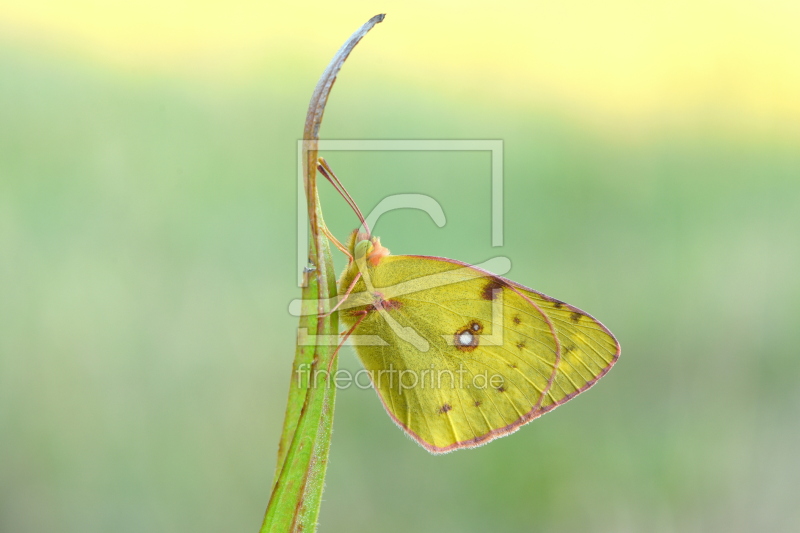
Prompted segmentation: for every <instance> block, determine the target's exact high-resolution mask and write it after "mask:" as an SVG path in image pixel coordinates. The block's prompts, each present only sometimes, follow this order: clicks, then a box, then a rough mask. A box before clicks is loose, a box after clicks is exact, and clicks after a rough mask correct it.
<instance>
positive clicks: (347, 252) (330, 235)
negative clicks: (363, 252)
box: [320, 222, 353, 261]
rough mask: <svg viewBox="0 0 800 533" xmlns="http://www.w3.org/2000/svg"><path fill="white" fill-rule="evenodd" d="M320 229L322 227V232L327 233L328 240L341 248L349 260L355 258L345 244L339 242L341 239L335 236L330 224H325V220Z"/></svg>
mask: <svg viewBox="0 0 800 533" xmlns="http://www.w3.org/2000/svg"><path fill="white" fill-rule="evenodd" d="M320 229H322V233H324V234H325V236H326V237H327V238H328V240H329V241H331V242H332V243H333V245H334V246H336V247H337V248H338V249H339V251H341V252H342V253H343V254H344V255H346V256H347V258H348V260H350V261H352V260H353V256H352V255H350V251H349V250H348V249H347V248H346V247H345V245H344V244H342V243H341V242H339V239H337V238H336V237H334V236H333V233H331V231H330V230H329V229H328V226H326V225H325V222H323V223H322V225H321V227H320Z"/></svg>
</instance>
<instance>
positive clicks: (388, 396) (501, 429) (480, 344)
mask: <svg viewBox="0 0 800 533" xmlns="http://www.w3.org/2000/svg"><path fill="white" fill-rule="evenodd" d="M377 263H378V264H377V265H375V266H373V265H372V264H367V263H364V266H363V268H362V270H361V272H362V276H361V278H360V279H358V281H357V283H356V284H355V285H354V286H353V288H352V292H351V297H350V298H348V300H347V302H346V303H347V304H348V305H345V306H343V308H342V311H341V315H340V316H341V317H342V320H343V321H344V322H345V323H346V324H348V325H349V326H351V327H353V326H354V327H353V330H352V335H353V336H354V341H355V342H354V344H355V347H356V352H357V353H358V355H359V357H360V359H361V361H362V362H363V364H364V367H365V368H366V369H367V371H368V372H369V374H370V376H371V378H372V382H373V386H374V387H375V390H376V391H377V392H378V395H379V396H380V398H381V401H382V402H383V405H384V407H386V410H387V411H388V412H389V414H390V415H391V417H392V419H393V420H394V421H395V422H396V423H397V424H398V425H399V426H400V427H401V428H403V429H404V430H405V431H406V432H407V433H408V434H409V435H411V436H412V437H413V438H414V439H416V440H417V441H418V442H419V443H420V444H421V445H422V446H424V447H425V448H426V449H428V450H429V451H431V452H433V453H442V452H448V451H451V450H454V449H458V448H467V447H472V446H478V445H481V444H484V443H486V442H489V441H490V440H492V439H495V438H497V437H501V436H504V435H507V434H509V433H512V432H513V431H515V430H516V429H518V428H519V427H520V426H521V425H523V424H525V423H526V422H529V421H531V420H533V419H535V418H537V417H539V416H541V415H542V414H544V413H546V412H548V411H550V410H551V409H553V408H555V407H557V406H558V405H560V404H562V403H564V402H566V401H567V400H569V399H571V398H573V397H574V396H576V395H577V394H579V393H581V392H583V391H585V390H587V389H588V388H589V387H591V386H592V385H593V384H594V383H595V382H596V381H597V380H598V379H599V378H600V377H602V376H603V375H604V374H605V373H606V372H608V370H609V369H610V368H611V366H612V365H613V364H614V363H615V362H616V360H617V358H618V357H619V353H620V347H619V344H618V343H617V341H616V339H615V338H614V336H613V335H612V334H611V332H610V331H608V329H606V328H605V327H604V326H603V325H602V324H601V323H600V322H598V321H597V320H595V319H594V318H592V317H591V316H589V315H587V314H586V313H584V312H583V311H581V310H579V309H577V308H575V307H572V306H570V305H567V304H565V303H563V302H560V301H558V300H555V299H552V298H549V297H548V296H545V295H543V294H541V293H538V292H536V291H533V290H531V289H528V288H526V287H523V286H522V285H519V284H516V283H514V282H512V281H509V280H506V279H504V278H501V277H499V276H495V275H492V274H489V273H487V272H485V271H482V270H480V269H478V268H475V267H472V266H470V265H467V264H464V263H460V262H457V261H452V260H448V259H442V258H436V257H424V256H390V255H388V256H385V257H381V258H379V261H378V262H377ZM352 279H354V277H353V276H352V275H350V276H348V275H347V273H346V274H345V276H343V279H342V280H341V281H340V293H343V292H345V290H346V289H347V287H348V286H349V284H350V283H352ZM376 339H379V340H380V341H376Z"/></svg>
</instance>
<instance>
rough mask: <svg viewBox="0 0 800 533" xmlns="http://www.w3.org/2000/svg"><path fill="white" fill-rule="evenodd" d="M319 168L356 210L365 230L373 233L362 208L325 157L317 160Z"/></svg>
mask: <svg viewBox="0 0 800 533" xmlns="http://www.w3.org/2000/svg"><path fill="white" fill-rule="evenodd" d="M317 169H318V170H319V172H320V174H322V175H323V176H325V179H327V180H328V181H329V182H330V183H331V185H333V188H334V189H336V192H338V193H339V194H341V195H342V198H344V201H345V202H347V205H349V206H350V208H351V209H352V210H353V211H354V212H355V214H356V216H357V217H358V220H359V221H360V222H361V225H362V226H363V227H364V230H365V231H366V232H367V233H368V234H370V235H371V234H372V232H371V231H370V230H369V226H367V221H366V220H364V215H363V214H362V213H361V210H360V209H359V208H358V205H357V204H356V202H355V200H353V197H352V196H350V193H349V192H347V189H345V188H344V185H342V182H341V181H339V178H337V177H336V174H334V172H333V170H332V169H331V167H330V165H328V162H327V161H325V159H324V158H322V157H320V158H319V159H318V160H317Z"/></svg>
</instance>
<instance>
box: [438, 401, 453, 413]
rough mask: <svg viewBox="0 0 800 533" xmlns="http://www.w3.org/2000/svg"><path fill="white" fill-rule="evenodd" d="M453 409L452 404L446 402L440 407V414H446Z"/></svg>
mask: <svg viewBox="0 0 800 533" xmlns="http://www.w3.org/2000/svg"><path fill="white" fill-rule="evenodd" d="M451 409H452V407H450V404H449V403H446V404H444V405H443V406H441V407H440V408H439V414H440V415H443V414H445V413H446V412H447V411H449V410H451Z"/></svg>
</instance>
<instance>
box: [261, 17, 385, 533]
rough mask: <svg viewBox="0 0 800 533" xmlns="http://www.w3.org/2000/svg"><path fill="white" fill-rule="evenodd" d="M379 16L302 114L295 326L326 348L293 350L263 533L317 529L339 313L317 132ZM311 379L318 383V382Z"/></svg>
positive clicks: (348, 47)
mask: <svg viewBox="0 0 800 533" xmlns="http://www.w3.org/2000/svg"><path fill="white" fill-rule="evenodd" d="M383 17H384V16H383V15H376V16H375V17H372V18H371V19H370V20H369V21H368V22H367V23H366V24H364V25H363V26H362V27H361V28H360V29H359V30H358V31H356V32H355V33H354V34H353V35H352V36H351V37H350V38H349V39H348V40H347V41H346V42H345V43H344V45H343V46H342V47H341V48H340V49H339V51H338V52H337V53H336V55H335V56H334V57H333V59H332V60H331V62H330V64H329V65H328V68H327V69H325V72H323V74H322V77H321V78H320V80H319V82H318V83H317V86H316V88H315V90H314V94H313V95H312V97H311V102H310V104H309V107H308V114H307V115H306V123H305V128H304V133H303V139H304V152H305V154H304V157H303V175H304V185H305V193H306V199H307V201H308V218H309V222H310V228H311V240H310V243H309V253H308V259H309V267H308V268H307V269H306V277H305V281H306V283H305V286H304V287H303V291H302V298H303V307H304V309H303V315H302V316H301V317H300V328H305V331H306V332H307V334H308V335H309V336H308V337H306V338H313V339H315V340H316V339H322V340H323V342H321V343H320V344H317V343H316V342H314V343H309V344H308V345H304V344H305V343H303V342H298V345H297V349H296V351H295V358H294V364H293V365H292V376H291V378H290V382H289V399H288V403H287V406H286V415H285V419H284V424H283V432H282V434H281V440H280V444H279V447H278V461H277V467H276V470H275V482H274V484H273V487H272V494H271V496H270V500H269V504H268V505H267V511H266V514H265V516H264V523H263V524H262V526H261V533H266V532H284V531H287V532H288V531H291V532H299V531H304V532H313V531H315V530H316V526H317V517H318V515H319V507H320V502H321V500H322V490H323V487H324V481H325V471H326V467H327V463H328V452H329V450H330V440H331V428H332V426H333V406H334V401H335V394H336V387H335V386H334V385H333V381H332V378H331V376H332V375H333V374H334V373H335V372H336V361H335V358H334V354H335V349H336V346H335V345H330V344H329V343H325V342H324V340H326V339H331V338H337V335H338V330H339V322H338V314H337V313H332V314H330V315H328V314H327V313H328V311H329V304H328V302H330V301H332V299H333V298H335V296H336V278H335V274H334V271H333V260H332V258H331V253H330V247H329V245H328V241H327V239H326V238H325V236H324V235H323V233H322V231H321V229H320V228H321V227H322V226H323V224H324V221H323V219H322V210H321V208H320V205H319V197H318V195H317V181H316V174H317V157H318V146H319V143H318V141H319V128H320V125H321V124H322V115H323V113H324V111H325V104H326V103H327V100H328V95H329V94H330V90H331V87H332V86H333V82H334V81H335V80H336V75H337V74H338V72H339V70H340V69H341V67H342V65H343V64H344V61H345V60H346V59H347V56H348V55H349V54H350V52H351V51H352V50H353V48H354V47H355V46H356V44H358V42H359V41H360V40H361V39H362V38H363V37H364V35H366V34H367V32H368V31H369V30H370V29H372V27H373V26H374V25H375V24H377V23H378V22H381V21H382V20H383ZM315 375H318V376H319V379H315Z"/></svg>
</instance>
